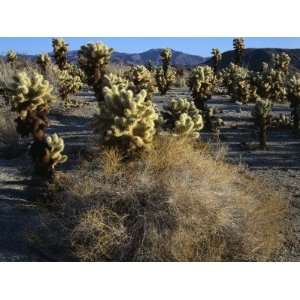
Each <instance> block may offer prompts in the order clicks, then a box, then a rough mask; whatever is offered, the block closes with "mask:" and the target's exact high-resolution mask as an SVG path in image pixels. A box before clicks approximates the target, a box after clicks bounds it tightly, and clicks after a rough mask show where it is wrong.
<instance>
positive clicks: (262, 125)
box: [252, 99, 272, 149]
mask: <svg viewBox="0 0 300 300" xmlns="http://www.w3.org/2000/svg"><path fill="white" fill-rule="evenodd" d="M271 109H272V102H271V101H270V100H268V99H266V100H263V99H257V101H256V104H255V106H254V108H253V110H252V116H253V118H254V123H255V125H256V126H257V127H258V128H259V144H260V148H261V149H265V148H266V147H267V129H268V127H270V125H271V115H270V112H271Z"/></svg>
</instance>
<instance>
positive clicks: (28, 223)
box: [0, 89, 300, 261]
mask: <svg viewBox="0 0 300 300" xmlns="http://www.w3.org/2000/svg"><path fill="white" fill-rule="evenodd" d="M188 95H189V92H188V90H185V89H173V90H172V91H170V92H169V93H168V94H167V95H166V96H164V97H161V96H157V95H156V96H155V97H154V98H155V102H156V103H157V104H158V105H159V106H161V105H163V103H164V102H166V101H168V99H170V98H172V97H178V96H188ZM77 98H78V100H79V101H82V102H85V103H88V105H84V106H82V107H81V108H69V109H63V108H62V107H60V106H59V105H57V106H56V107H54V109H53V110H52V112H51V114H50V116H49V119H50V126H49V128H48V132H49V133H52V132H56V133H58V134H59V135H60V136H62V137H63V138H64V140H65V144H66V148H65V152H66V153H67V154H68V156H69V160H68V162H67V163H66V164H64V165H63V166H60V167H59V169H60V170H62V171H69V172H71V171H72V169H73V168H74V167H76V164H77V163H78V161H79V160H80V155H81V153H84V151H85V149H86V148H87V145H93V140H94V134H93V131H92V129H91V127H92V126H91V125H92V121H93V115H94V114H95V113H97V104H96V102H95V101H94V99H93V96H92V94H91V93H88V92H86V93H82V94H81V95H78V96H77ZM208 104H209V105H213V106H214V107H217V108H218V109H219V111H220V114H219V115H220V117H221V118H222V119H223V120H224V121H225V126H223V127H222V128H221V132H220V135H219V137H216V136H214V135H213V134H212V133H210V132H202V134H201V138H202V139H203V140H204V141H209V142H210V143H211V145H212V147H217V148H219V147H223V148H224V150H225V159H226V160H227V161H229V162H230V163H235V164H240V165H241V166H243V167H244V168H245V172H248V173H249V175H250V176H260V177H261V178H262V180H264V181H265V182H266V183H268V184H270V185H272V187H273V188H274V190H279V189H280V190H281V192H282V193H283V194H284V196H285V197H286V198H287V201H288V200H290V203H291V206H292V207H291V212H292V214H291V216H290V218H291V220H292V224H293V226H294V230H295V233H296V236H297V239H298V240H299V241H300V135H296V134H295V133H293V131H292V130H291V129H289V128H286V129H272V130H270V131H269V134H268V144H269V146H270V149H268V150H265V151H262V150H253V148H255V145H256V144H257V137H256V134H257V133H256V132H255V130H254V128H253V123H252V120H251V108H252V105H251V104H249V105H241V104H240V103H237V102H234V101H233V100H232V99H230V98H226V97H221V96H214V97H213V98H212V99H211V100H210V101H209V102H208ZM0 109H5V108H4V107H2V108H0ZM273 112H274V114H278V115H279V114H280V113H289V107H288V104H276V105H275V106H274V108H273ZM27 144H28V141H26V140H25V141H23V146H21V147H23V148H21V151H16V152H19V153H18V155H12V156H13V158H9V159H7V158H5V157H3V156H2V157H1V155H0V261H49V260H50V261H51V260H55V258H52V257H48V256H47V255H45V254H44V253H41V252H40V251H38V250H37V249H33V248H32V247H31V246H30V245H31V243H30V241H29V240H28V236H29V234H30V233H32V232H34V230H35V229H36V228H37V227H38V225H39V213H38V209H37V207H36V205H35V203H34V202H32V201H31V199H30V198H29V197H28V195H27V194H26V191H25V190H24V188H25V187H26V183H27V182H28V181H29V180H30V174H31V162H30V158H29V157H28V155H27V154H26V151H25V150H26V145H27ZM299 241H297V243H295V244H296V245H297V244H299ZM297 248H298V247H297V246H295V247H292V249H291V251H290V253H287V257H286V260H288V261H300V251H299V249H298V250H297Z"/></svg>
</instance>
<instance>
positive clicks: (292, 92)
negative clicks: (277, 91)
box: [288, 75, 300, 130]
mask: <svg viewBox="0 0 300 300" xmlns="http://www.w3.org/2000/svg"><path fill="white" fill-rule="evenodd" d="M288 100H289V102H290V106H291V108H292V112H291V115H292V118H293V127H294V129H295V130H299V129H300V113H299V112H300V77H299V76H296V75H294V76H293V77H292V78H291V79H290V80H289V82H288Z"/></svg>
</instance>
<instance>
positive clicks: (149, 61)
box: [145, 60, 154, 73]
mask: <svg viewBox="0 0 300 300" xmlns="http://www.w3.org/2000/svg"><path fill="white" fill-rule="evenodd" d="M145 67H146V69H147V70H148V71H149V72H150V73H152V72H153V71H154V66H153V63H152V61H151V60H148V61H147V63H146V64H145Z"/></svg>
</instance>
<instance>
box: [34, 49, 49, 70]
mask: <svg viewBox="0 0 300 300" xmlns="http://www.w3.org/2000/svg"><path fill="white" fill-rule="evenodd" d="M36 63H37V64H38V65H39V67H40V68H41V71H42V73H43V74H46V71H47V68H48V67H49V66H50V65H51V58H50V56H49V55H48V54H47V53H42V54H40V55H39V56H38V57H37V59H36Z"/></svg>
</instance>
